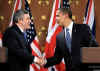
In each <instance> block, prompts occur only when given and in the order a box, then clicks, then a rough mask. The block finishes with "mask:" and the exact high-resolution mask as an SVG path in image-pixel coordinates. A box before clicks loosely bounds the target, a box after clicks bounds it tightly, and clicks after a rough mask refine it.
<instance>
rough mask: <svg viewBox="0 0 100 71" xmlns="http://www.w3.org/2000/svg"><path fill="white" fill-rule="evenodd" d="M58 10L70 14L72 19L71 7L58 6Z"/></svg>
mask: <svg viewBox="0 0 100 71" xmlns="http://www.w3.org/2000/svg"><path fill="white" fill-rule="evenodd" d="M58 10H60V11H61V12H63V14H66V13H67V14H68V16H69V18H71V19H72V11H71V9H70V8H58Z"/></svg>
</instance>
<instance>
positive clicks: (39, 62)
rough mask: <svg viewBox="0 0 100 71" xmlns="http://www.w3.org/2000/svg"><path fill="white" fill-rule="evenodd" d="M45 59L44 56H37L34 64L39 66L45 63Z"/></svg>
mask: <svg viewBox="0 0 100 71" xmlns="http://www.w3.org/2000/svg"><path fill="white" fill-rule="evenodd" d="M46 62H47V60H46V58H44V57H41V58H37V61H36V64H38V65H40V66H44V65H45V64H46Z"/></svg>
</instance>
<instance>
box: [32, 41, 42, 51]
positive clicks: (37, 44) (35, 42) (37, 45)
mask: <svg viewBox="0 0 100 71" xmlns="http://www.w3.org/2000/svg"><path fill="white" fill-rule="evenodd" d="M33 43H34V44H35V46H36V47H37V48H38V50H40V45H39V43H38V42H37V40H33Z"/></svg>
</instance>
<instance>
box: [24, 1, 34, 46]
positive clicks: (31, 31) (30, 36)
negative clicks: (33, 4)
mask: <svg viewBox="0 0 100 71" xmlns="http://www.w3.org/2000/svg"><path fill="white" fill-rule="evenodd" d="M25 10H27V11H28V12H29V15H30V19H31V23H30V26H31V29H28V30H27V31H26V33H27V42H28V43H29V44H30V43H31V42H32V41H33V40H34V37H35V36H36V31H35V27H34V22H33V20H32V13H31V11H30V8H29V4H28V1H27V0H25Z"/></svg>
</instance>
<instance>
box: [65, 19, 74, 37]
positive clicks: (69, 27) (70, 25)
mask: <svg viewBox="0 0 100 71" xmlns="http://www.w3.org/2000/svg"><path fill="white" fill-rule="evenodd" d="M67 28H68V29H69V31H68V32H69V34H70V38H72V28H73V21H72V22H71V23H70V24H69V26H68V27H67ZM67 28H66V27H65V28H64V31H65V38H66V29H67Z"/></svg>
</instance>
